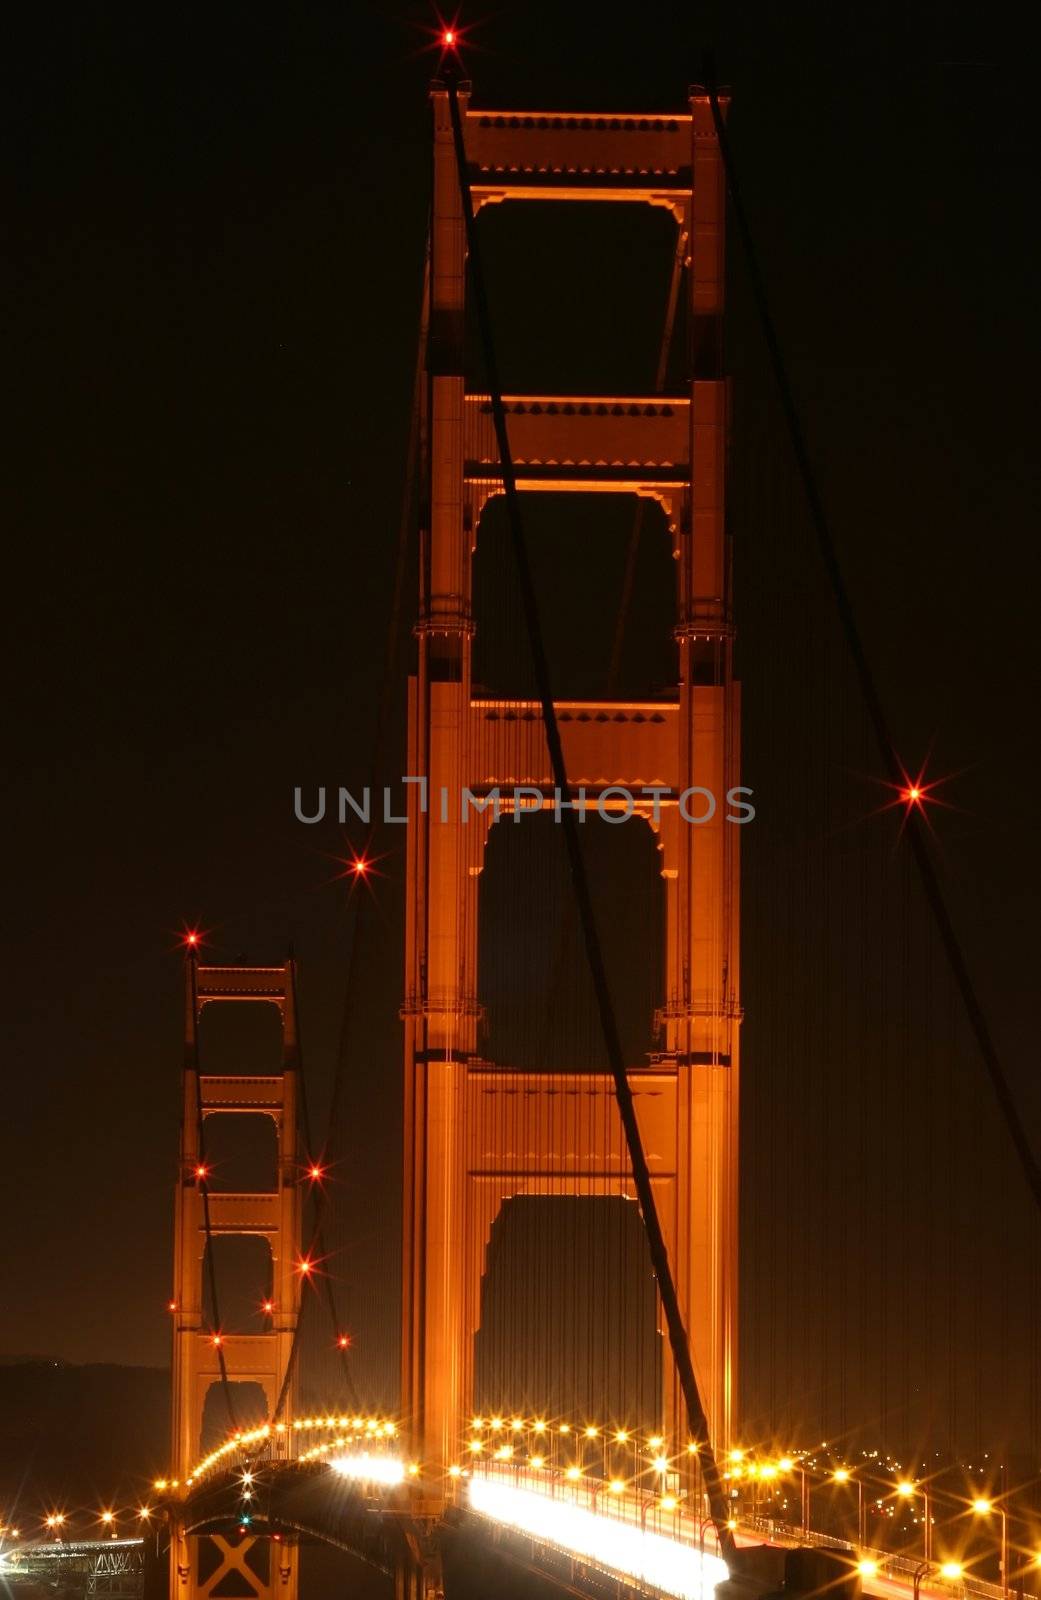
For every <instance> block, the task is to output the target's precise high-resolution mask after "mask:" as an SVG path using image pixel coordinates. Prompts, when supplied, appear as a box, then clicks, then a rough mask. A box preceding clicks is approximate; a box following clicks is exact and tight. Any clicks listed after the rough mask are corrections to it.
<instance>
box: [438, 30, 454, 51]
mask: <svg viewBox="0 0 1041 1600" xmlns="http://www.w3.org/2000/svg"><path fill="white" fill-rule="evenodd" d="M455 39H456V34H455V29H454V28H446V29H445V31H444V33H443V34H442V35H441V42H442V44H444V46H445V48H446V49H448V50H451V48H452V46H453V45H454V44H455Z"/></svg>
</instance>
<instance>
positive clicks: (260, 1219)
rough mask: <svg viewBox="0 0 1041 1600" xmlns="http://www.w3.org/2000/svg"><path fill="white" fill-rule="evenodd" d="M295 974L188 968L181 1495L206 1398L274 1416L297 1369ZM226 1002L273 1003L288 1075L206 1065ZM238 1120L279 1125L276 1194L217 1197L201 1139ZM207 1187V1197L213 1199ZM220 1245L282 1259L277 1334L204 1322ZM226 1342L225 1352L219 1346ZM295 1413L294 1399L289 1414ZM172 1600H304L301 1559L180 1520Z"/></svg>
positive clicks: (178, 1208) (180, 1301) (178, 1438)
mask: <svg viewBox="0 0 1041 1600" xmlns="http://www.w3.org/2000/svg"><path fill="white" fill-rule="evenodd" d="M294 976H295V974H294V970H293V963H292V962H291V961H289V962H286V964H285V965H284V966H280V967H212V966H203V965H201V964H200V963H199V962H198V960H197V958H196V956H195V953H194V951H193V952H190V953H189V954H188V957H187V959H186V961H185V1016H184V1022H185V1036H184V1038H185V1055H184V1073H183V1084H184V1108H183V1113H182V1121H181V1165H180V1173H179V1176H178V1181H177V1197H176V1202H175V1237H174V1280H175V1281H174V1296H173V1319H174V1336H173V1339H174V1348H173V1475H174V1477H175V1478H176V1479H177V1480H178V1482H179V1483H180V1484H181V1485H184V1484H185V1482H186V1480H187V1478H188V1477H189V1475H190V1473H191V1471H192V1467H193V1464H194V1463H196V1462H197V1461H198V1460H199V1458H200V1455H201V1453H202V1428H203V1415H204V1410H205V1405H206V1397H207V1395H208V1393H209V1392H210V1390H211V1389H212V1388H213V1387H214V1386H215V1385H220V1384H222V1382H223V1377H222V1371H221V1358H222V1357H223V1363H224V1374H226V1376H227V1378H228V1381H229V1382H230V1383H253V1384H258V1385H259V1386H260V1387H261V1389H262V1390H263V1392H264V1398H265V1400H266V1402H267V1417H268V1418H269V1419H272V1418H273V1414H274V1411H275V1407H276V1405H277V1404H278V1398H279V1394H280V1392H281V1389H282V1384H283V1382H284V1379H285V1375H286V1371H287V1368H288V1365H289V1359H290V1351H291V1349H292V1344H293V1335H294V1333H295V1331H296V1325H297V1318H298V1315H299V1310H300V1291H301V1277H300V1273H299V1272H298V1271H297V1270H296V1265H297V1263H298V1262H299V1260H300V1254H301V1237H300V1229H301V1191H300V1187H299V1177H300V1169H299V1165H298V1161H299V1156H298V1148H297V1073H298V1066H299V1063H298V1055H297V1025H296V1009H295V987H294ZM226 1001H238V1002H242V1001H262V1002H269V1003H270V1004H272V1005H275V1006H277V1007H278V1009H279V1013H280V1016H281V1020H282V1071H281V1072H280V1073H277V1074H271V1075H268V1076H261V1075H257V1076H253V1075H247V1074H233V1075H229V1076H211V1075H209V1074H207V1073H205V1072H203V1071H202V1070H201V1067H200V1062H199V1019H200V1017H201V1015H202V1011H203V1008H204V1007H205V1006H208V1005H214V1004H217V1003H223V1002H226ZM231 1112H238V1113H240V1114H241V1113H245V1114H248V1115H255V1116H266V1117H271V1118H272V1119H273V1121H274V1123H275V1128H276V1130H277V1135H278V1175H277V1182H276V1187H275V1188H274V1189H273V1190H271V1191H270V1192H266V1193H255V1194H234V1193H227V1192H224V1191H216V1192H215V1191H214V1190H212V1189H208V1186H207V1179H208V1177H209V1173H208V1170H207V1168H206V1163H205V1156H204V1141H203V1138H202V1132H203V1123H204V1121H205V1120H206V1119H208V1118H209V1117H214V1116H220V1115H226V1114H228V1113H231ZM204 1186H206V1187H207V1191H208V1192H205V1193H204ZM207 1206H208V1209H209V1230H208V1231H209V1235H210V1236H211V1237H212V1238H217V1237H220V1236H222V1235H227V1234H232V1235H242V1234H255V1235H259V1236H260V1237H261V1238H263V1239H266V1240H267V1242H268V1244H269V1246H270V1249H271V1266H272V1278H271V1289H270V1295H271V1303H272V1307H273V1309H272V1311H271V1313H270V1316H269V1319H268V1320H269V1324H270V1326H269V1331H267V1332H264V1333H248V1334H247V1333H231V1332H228V1333H224V1332H222V1331H221V1330H219V1329H215V1328H212V1327H210V1326H208V1325H207V1323H206V1319H205V1316H204V1306H203V1301H204V1264H205V1263H204V1258H205V1251H206V1241H207V1226H206V1209H205V1208H206V1207H207ZM217 1338H219V1339H220V1343H219V1345H218V1344H217V1343H216V1342H215V1340H216V1339H217ZM287 1410H288V1412H289V1414H290V1415H291V1413H292V1402H291V1396H290V1397H289V1402H288V1405H287ZM171 1532H172V1537H171V1558H170V1593H171V1600H207V1597H208V1596H210V1595H211V1594H213V1593H218V1594H220V1595H221V1596H222V1597H229V1600H230V1597H236V1600H238V1597H241V1600H254V1597H264V1596H270V1595H273V1594H275V1592H276V1591H277V1592H278V1593H279V1594H280V1595H282V1596H284V1597H286V1600H293V1596H294V1595H295V1593H296V1578H297V1573H296V1565H295V1551H294V1550H293V1548H292V1546H291V1545H288V1544H286V1543H285V1542H283V1543H281V1544H279V1545H278V1546H272V1547H270V1548H271V1561H272V1562H274V1559H275V1551H276V1550H277V1555H278V1562H279V1568H278V1571H277V1572H276V1571H274V1570H272V1571H270V1572H268V1571H266V1570H265V1568H266V1561H267V1557H268V1553H269V1552H268V1547H267V1542H266V1541H260V1540H257V1539H252V1538H241V1539H240V1538H234V1539H230V1540H228V1539H223V1538H220V1537H219V1536H216V1535H208V1536H205V1537H199V1538H196V1537H189V1536H188V1535H187V1534H186V1532H185V1529H184V1525H183V1522H182V1523H181V1524H178V1522H177V1518H176V1516H173V1517H172V1521H171Z"/></svg>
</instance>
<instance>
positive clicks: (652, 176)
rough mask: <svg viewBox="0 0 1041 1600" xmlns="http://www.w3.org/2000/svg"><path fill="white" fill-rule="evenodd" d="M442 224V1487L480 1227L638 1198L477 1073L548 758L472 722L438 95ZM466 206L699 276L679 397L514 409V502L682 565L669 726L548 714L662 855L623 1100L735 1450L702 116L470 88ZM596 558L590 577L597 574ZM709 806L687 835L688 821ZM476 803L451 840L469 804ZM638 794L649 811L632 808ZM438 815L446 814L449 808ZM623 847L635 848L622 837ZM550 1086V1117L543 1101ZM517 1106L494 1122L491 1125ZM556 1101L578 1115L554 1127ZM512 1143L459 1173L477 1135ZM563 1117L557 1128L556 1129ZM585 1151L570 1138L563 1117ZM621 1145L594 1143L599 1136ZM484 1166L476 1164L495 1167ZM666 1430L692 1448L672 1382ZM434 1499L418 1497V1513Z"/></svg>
mask: <svg viewBox="0 0 1041 1600" xmlns="http://www.w3.org/2000/svg"><path fill="white" fill-rule="evenodd" d="M432 98H433V120H434V152H433V167H434V178H433V193H434V198H433V217H432V243H431V251H432V258H431V275H430V299H429V305H428V308H427V309H428V315H429V334H428V343H427V387H426V395H427V414H426V429H425V432H426V461H425V472H426V478H427V490H426V496H425V498H426V504H427V506H428V513H427V516H426V518H425V525H424V527H423V529H422V539H423V549H422V559H421V580H420V585H421V587H420V605H419V620H418V624H417V630H416V631H417V635H418V667H417V672H416V676H415V677H414V678H413V679H412V680H411V682H410V717H409V720H410V733H409V763H410V765H409V772H410V774H412V775H423V776H425V777H426V779H427V784H426V786H425V788H424V786H422V785H420V784H418V783H413V784H411V785H410V786H409V802H408V804H409V823H410V826H409V829H408V851H409V853H408V864H407V929H406V972H405V999H404V1006H403V1016H404V1020H405V1184H404V1246H405V1250H404V1255H405V1259H404V1307H403V1333H404V1343H403V1406H404V1409H405V1414H406V1416H408V1417H409V1418H410V1419H411V1423H412V1426H413V1428H414V1439H413V1448H414V1450H415V1452H416V1454H417V1456H419V1457H420V1458H421V1459H423V1461H424V1462H425V1463H429V1464H430V1467H431V1469H432V1475H436V1469H437V1466H438V1464H441V1465H442V1466H447V1465H448V1464H451V1463H452V1462H453V1461H458V1460H459V1459H460V1449H461V1430H462V1428H463V1427H464V1426H465V1423H466V1421H467V1419H468V1418H469V1415H470V1406H471V1390H472V1372H473V1345H474V1334H475V1331H476V1328H477V1326H478V1322H479V1317H480V1284H481V1278H482V1275H483V1272H484V1270H485V1264H486V1251H487V1247H488V1242H489V1238H490V1234H491V1228H492V1224H493V1222H494V1220H495V1217H496V1215H497V1213H498V1211H499V1210H500V1208H501V1206H502V1204H503V1202H504V1200H506V1199H507V1198H509V1197H511V1196H515V1195H538V1194H546V1193H549V1192H553V1193H554V1194H560V1193H562V1192H564V1193H567V1192H570V1193H572V1194H576V1195H590V1194H600V1195H604V1194H608V1195H619V1196H626V1197H631V1194H632V1185H631V1180H630V1177H629V1173H628V1166H627V1161H626V1159H625V1156H624V1143H623V1142H622V1140H621V1137H620V1134H619V1131H618V1123H617V1118H616V1116H615V1113H614V1100H613V1088H612V1084H611V1081H610V1079H609V1078H608V1077H607V1076H606V1075H603V1076H600V1075H596V1074H592V1075H591V1074H583V1076H582V1077H581V1079H579V1078H578V1076H577V1074H576V1076H575V1079H574V1092H573V1094H572V1095H571V1096H570V1097H569V1095H568V1093H567V1092H566V1089H567V1085H566V1080H565V1092H561V1077H560V1076H559V1075H555V1076H554V1078H553V1079H552V1080H550V1079H549V1078H540V1076H539V1075H538V1074H528V1073H519V1072H515V1071H512V1070H510V1069H509V1068H508V1067H498V1066H492V1065H490V1064H489V1063H483V1062H482V1061H481V1060H480V1057H479V1054H478V1025H479V1019H480V1015H481V1007H480V1003H479V997H478V994H477V946H478V927H477V904H478V901H477V891H478V881H479V876H480V872H481V869H482V864H483V849H484V842H485V840H486V839H487V836H488V833H489V830H490V828H491V827H492V826H505V825H508V824H509V822H510V810H511V804H513V803H514V802H511V799H510V795H511V793H512V790H513V788H514V786H515V785H524V786H527V787H529V788H530V789H532V790H535V791H537V796H536V798H535V800H534V802H531V801H528V800H525V802H524V804H529V803H534V804H542V805H544V806H547V807H548V806H551V805H552V804H553V798H552V797H553V779H552V774H551V770H550V763H549V758H548V754H547V753H546V751H545V747H544V740H532V741H531V742H530V749H529V752H528V754H527V756H524V755H519V754H518V748H519V747H518V746H517V745H516V743H515V742H511V740H510V737H509V733H508V727H509V725H510V724H511V723H516V722H517V721H519V720H525V719H526V720H528V721H530V722H537V720H538V707H537V705H536V704H534V703H533V704H531V705H524V704H518V703H517V702H514V703H513V704H512V705H507V704H506V703H505V702H503V701H501V700H500V701H497V702H492V701H490V700H487V699H482V698H477V697H475V694H474V691H473V688H472V684H471V651H472V641H473V636H474V620H473V613H472V608H471V563H472V557H473V554H474V550H475V548H476V541H477V539H478V537H480V523H481V514H482V510H483V508H484V506H485V505H486V503H487V501H488V500H489V498H490V497H492V496H493V495H495V494H497V493H501V492H502V485H501V481H499V480H498V478H497V457H496V451H495V446H494V439H493V434H492V430H491V427H490V425H489V419H488V413H489V409H490V408H489V402H488V397H487V396H483V395H481V394H473V393H468V392H467V389H466V384H465V380H464V376H463V370H464V369H463V348H462V345H463V323H464V311H465V294H466V287H465V274H466V260H465V237H464V223H463V216H462V210H461V196H460V189H459V183H458V173H457V166H456V159H455V153H454V149H453V140H452V129H451V122H450V110H449V103H448V95H447V91H446V90H445V89H444V87H443V86H442V85H439V84H435V85H434V87H433V96H432ZM460 102H461V111H462V116H463V128H464V140H465V146H466V155H467V162H468V167H469V174H470V180H471V185H472V193H473V201H474V206H475V208H480V207H482V206H484V205H488V204H498V203H510V204H512V203H515V202H524V201H539V202H545V201H550V200H561V201H570V202H574V201H582V202H600V203H604V202H609V203H617V204H643V205H650V206H658V207H664V208H665V209H667V210H668V211H669V212H670V213H671V214H672V215H673V217H674V218H675V221H676V226H677V229H679V230H680V234H681V238H680V240H679V241H678V243H679V245H680V247H681V248H682V249H683V250H684V251H685V252H687V253H688V254H689V259H688V262H687V266H688V271H687V283H688V293H689V329H690V342H689V365H688V371H687V381H686V382H685V385H684V387H683V390H682V392H680V393H671V394H668V395H655V396H653V397H649V396H633V395H620V396H609V397H604V396H588V395H507V396H505V397H504V398H505V408H506V412H507V420H508V428H509V437H510V444H511V453H512V455H513V458H514V463H515V466H516V472H517V478H518V487H519V488H520V489H521V490H522V491H525V492H535V491H547V490H552V491H557V492H559V491H575V492H582V493H589V492H591V491H593V492H604V493H627V494H635V495H640V496H647V497H650V498H652V499H654V500H656V501H657V502H658V503H659V504H660V505H661V507H662V508H663V511H664V515H665V519H666V522H667V525H668V528H669V531H670V534H671V538H672V542H673V554H674V556H675V561H676V582H677V607H676V619H677V620H676V627H675V637H676V641H677V645H678V651H677V655H678V662H679V679H678V683H677V685H676V691H675V695H674V696H673V697H672V698H671V700H667V701H665V702H664V703H663V702H659V701H656V702H654V703H653V704H646V705H637V704H632V703H604V702H596V703H590V704H586V705H580V704H577V703H575V702H568V703H567V704H563V703H562V704H560V705H559V706H558V715H559V718H560V724H561V736H562V739H563V745H564V753H565V759H566V763H567V769H568V776H569V782H570V783H571V785H572V793H573V796H574V794H575V791H576V790H578V789H579V787H580V786H581V788H583V789H584V791H585V793H584V796H581V797H580V798H579V800H578V803H579V804H584V805H586V806H587V807H594V806H596V805H597V803H598V801H603V802H604V803H605V804H607V805H611V804H613V803H616V801H617V796H610V795H608V794H607V790H608V789H609V788H610V787H611V786H618V785H624V786H626V787H628V788H629V789H630V790H632V791H633V793H634V794H635V795H636V811H637V813H639V815H640V816H642V817H643V818H644V819H645V821H646V823H647V824H649V825H650V826H652V827H653V828H654V830H655V833H656V835H657V845H658V850H659V859H660V863H661V873H662V877H663V879H664V882H665V898H666V906H667V919H666V923H667V925H666V936H665V937H666V965H665V989H664V993H663V994H662V996H661V1007H660V1011H659V1013H658V1021H659V1025H660V1029H661V1044H662V1048H661V1050H660V1051H659V1052H656V1053H655V1054H654V1055H653V1056H651V1057H649V1058H648V1059H647V1060H645V1061H642V1062H634V1063H633V1065H632V1073H631V1080H630V1081H631V1084H632V1089H633V1093H634V1096H635V1102H636V1107H637V1113H638V1118H639V1123H640V1127H641V1131H642V1135H643V1140H644V1143H645V1146H646V1151H647V1155H648V1159H649V1164H650V1169H651V1174H652V1179H653V1183H654V1187H655V1190H656V1194H657V1199H658V1204H659V1207H660V1211H661V1218H662V1224H663V1228H664V1232H665V1237H666V1240H667V1244H668V1249H669V1256H670V1261H671V1263H672V1269H673V1273H674V1275H675V1277H676V1280H677V1287H678V1292H679V1296H680V1302H681V1306H682V1309H683V1312H684V1317H685V1321H686V1325H687V1329H688V1332H689V1336H690V1339H691V1344H692V1350H693V1358H694V1365H695V1369H696V1372H697V1375H698V1379H699V1383H700V1385H701V1390H702V1394H703V1396H704V1399H705V1403H706V1409H707V1413H708V1418H709V1422H710V1427H711V1431H712V1436H713V1440H714V1442H715V1443H716V1444H717V1445H720V1446H722V1447H726V1445H727V1444H728V1442H729V1435H730V1428H731V1417H732V1412H733V1405H734V1372H735V1341H736V1294H737V1270H736V1269H737V1099H738V1023H739V1019H740V1006H739V991H738V852H737V838H738V834H739V829H738V828H737V827H735V826H733V825H729V824H728V823H727V821H726V820H724V814H725V812H726V809H727V808H726V805H725V801H724V797H725V796H726V795H727V794H728V792H729V791H730V790H731V789H732V788H733V787H734V786H736V785H737V784H738V783H739V781H740V780H739V777H738V743H739V740H738V701H737V689H736V686H735V683H734V680H733V674H732V659H731V658H732V645H733V627H732V622H731V610H730V597H729V592H728V588H729V584H728V561H727V553H726V540H725V533H724V466H725V456H726V388H725V383H724V378H723V370H722V317H723V248H724V183H723V174H722V168H721V160H720V152H719V146H718V142H717V138H716V135H715V131H714V126H713V119H712V111H711V106H710V103H709V100H708V97H707V95H706V94H704V93H703V92H702V91H700V90H697V89H695V90H692V91H691V93H690V97H689V110H688V111H687V112H686V113H684V114H682V115H676V116H628V115H588V114H572V113H560V114H550V113H543V112H538V113H527V112H498V111H479V110H473V109H471V108H470V105H469V95H468V92H467V89H466V87H465V86H464V87H463V88H462V89H461V90H460ZM594 559H596V552H595V551H592V550H591V551H590V560H594ZM695 785H697V786H700V788H701V789H704V790H709V791H711V793H712V794H713V795H714V796H715V797H716V799H717V805H716V809H715V814H714V816H713V817H712V819H711V820H709V821H705V822H702V823H700V824H698V823H696V822H692V821H690V820H687V819H688V817H693V816H703V815H704V814H705V812H706V811H707V809H708V802H707V800H706V799H705V798H704V797H701V796H699V797H698V798H697V799H691V798H689V797H688V798H687V799H686V801H685V802H684V801H683V796H684V794H685V791H687V790H689V789H690V788H691V787H692V786H695ZM464 787H468V788H469V789H470V790H472V792H473V793H474V795H478V796H480V797H482V798H484V799H487V798H488V796H489V794H490V793H491V792H493V791H495V790H496V789H499V790H500V793H501V797H502V799H501V809H500V812H499V817H500V819H501V820H496V818H495V814H494V810H493V808H492V806H491V805H488V806H487V807H486V809H484V810H483V811H478V810H476V809H475V808H473V807H471V808H470V810H469V812H468V813H467V814H466V815H465V819H464V814H463V805H462V804H461V803H460V792H461V790H462V789H463V788H464ZM645 788H647V789H650V788H655V789H657V790H658V791H659V793H658V796H657V799H655V798H654V797H643V798H641V794H640V791H641V789H645ZM442 791H443V792H442ZM631 825H632V826H639V825H641V824H640V823H638V822H637V821H635V820H634V821H633V822H632V823H631ZM551 1082H552V1086H553V1090H554V1093H552V1094H550V1093H549V1092H548V1089H549V1085H550V1083H551ZM507 1096H512V1100H511V1102H510V1107H511V1109H510V1114H509V1116H508V1117H506V1116H503V1117H500V1118H499V1119H498V1120H496V1118H495V1117H494V1115H492V1116H489V1115H488V1112H487V1108H488V1106H489V1105H490V1104H492V1105H494V1102H495V1100H496V1099H497V1098H498V1099H499V1100H500V1102H503V1103H504V1097H507ZM569 1099H570V1106H569V1105H568V1102H569ZM479 1108H484V1109H483V1111H481V1113H480V1115H481V1117H482V1118H483V1120H482V1121H481V1122H480V1127H481V1128H490V1127H498V1128H499V1129H501V1130H505V1129H508V1133H503V1134H501V1136H499V1140H498V1143H496V1144H495V1145H494V1147H487V1148H485V1147H483V1146H482V1147H481V1148H480V1149H479V1150H475V1145H474V1138H473V1132H474V1129H475V1128H477V1127H478V1116H479ZM565 1118H570V1119H571V1120H570V1122H569V1123H568V1124H567V1126H565V1120H564V1119H565ZM576 1118H577V1119H579V1121H580V1122H581V1123H582V1126H581V1127H580V1128H579V1129H578V1131H575V1119H576ZM605 1127H606V1128H608V1129H611V1128H612V1127H613V1130H614V1131H613V1133H611V1134H610V1136H609V1138H608V1140H607V1145H606V1146H605V1144H604V1139H605V1134H604V1131H603V1130H604V1129H605ZM488 1143H489V1146H491V1141H490V1140H489V1141H488ZM664 1405H665V1421H666V1426H667V1427H668V1428H669V1429H670V1432H671V1436H672V1437H673V1438H674V1439H677V1438H685V1437H686V1434H685V1428H686V1423H685V1419H684V1418H683V1416H682V1413H681V1409H680V1408H681V1399H680V1396H679V1393H678V1388H677V1385H676V1384H675V1380H674V1377H673V1375H672V1374H671V1372H669V1371H668V1367H667V1369H666V1377H665V1395H664ZM436 1499H437V1491H436V1490H434V1491H432V1492H431V1509H435V1503H436Z"/></svg>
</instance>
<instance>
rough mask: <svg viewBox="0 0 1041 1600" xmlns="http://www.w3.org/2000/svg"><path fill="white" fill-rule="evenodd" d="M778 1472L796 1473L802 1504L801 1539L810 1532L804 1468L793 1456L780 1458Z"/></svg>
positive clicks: (808, 1503)
mask: <svg viewBox="0 0 1041 1600" xmlns="http://www.w3.org/2000/svg"><path fill="white" fill-rule="evenodd" d="M777 1470H778V1472H798V1474H799V1481H800V1490H801V1492H800V1499H801V1502H802V1533H803V1538H805V1537H806V1535H807V1534H808V1533H809V1531H810V1486H809V1482H808V1480H807V1477H806V1468H805V1466H804V1465H803V1463H802V1462H801V1461H796V1460H795V1458H794V1456H782V1457H781V1459H780V1461H778V1463H777Z"/></svg>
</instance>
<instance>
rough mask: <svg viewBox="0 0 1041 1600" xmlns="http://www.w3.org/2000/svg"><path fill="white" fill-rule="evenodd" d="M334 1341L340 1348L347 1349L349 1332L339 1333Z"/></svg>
mask: <svg viewBox="0 0 1041 1600" xmlns="http://www.w3.org/2000/svg"><path fill="white" fill-rule="evenodd" d="M336 1343H337V1344H338V1345H339V1347H340V1349H341V1350H349V1349H350V1347H351V1336H350V1334H349V1333H341V1335H340V1337H339V1338H338V1339H337V1341H336Z"/></svg>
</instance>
